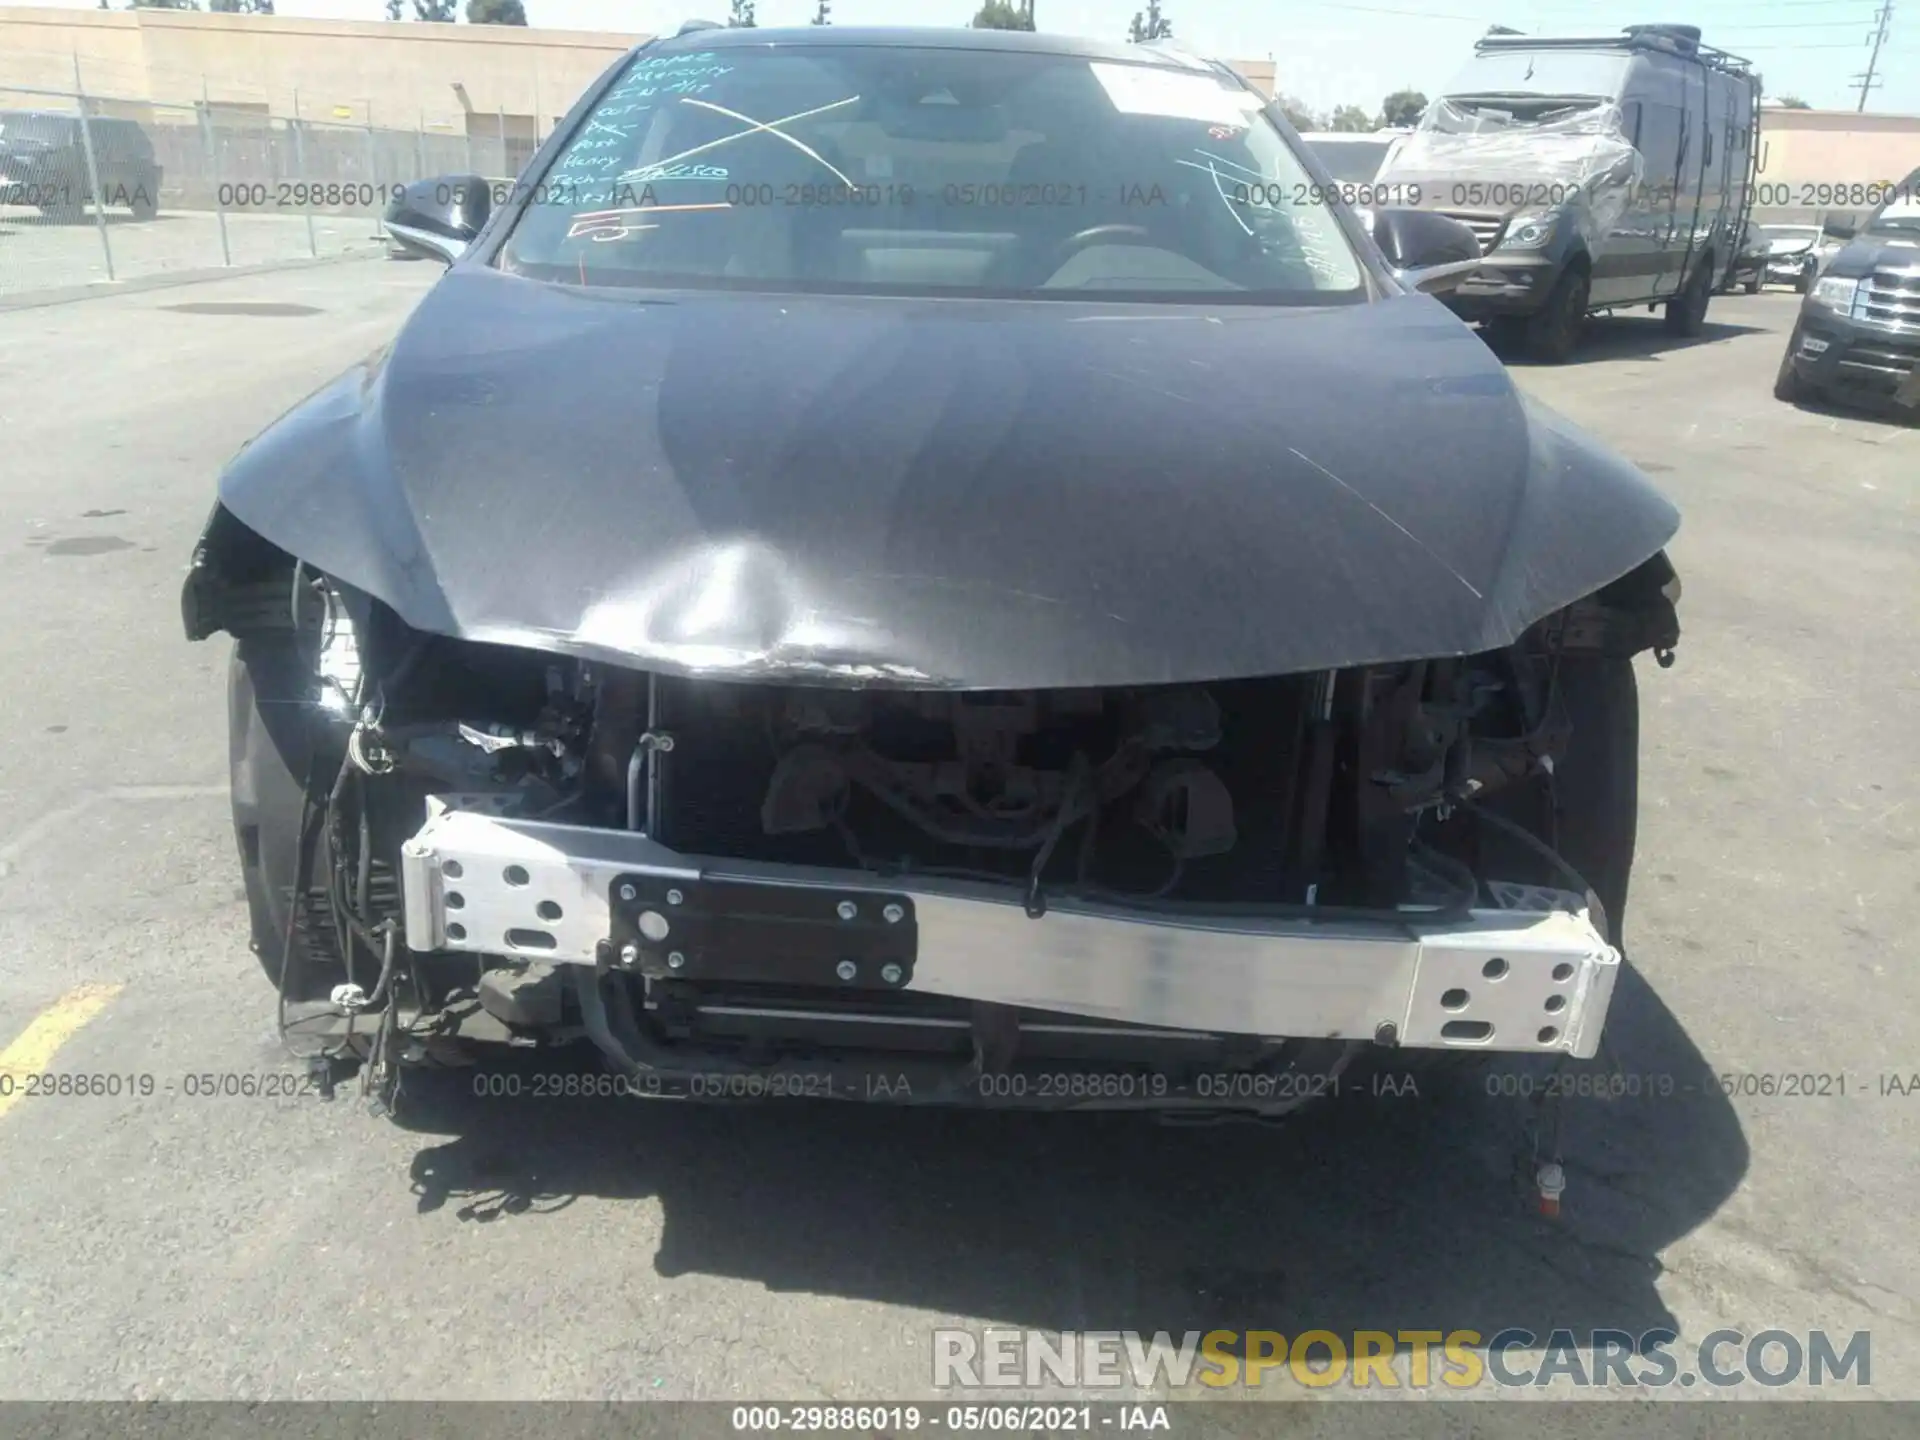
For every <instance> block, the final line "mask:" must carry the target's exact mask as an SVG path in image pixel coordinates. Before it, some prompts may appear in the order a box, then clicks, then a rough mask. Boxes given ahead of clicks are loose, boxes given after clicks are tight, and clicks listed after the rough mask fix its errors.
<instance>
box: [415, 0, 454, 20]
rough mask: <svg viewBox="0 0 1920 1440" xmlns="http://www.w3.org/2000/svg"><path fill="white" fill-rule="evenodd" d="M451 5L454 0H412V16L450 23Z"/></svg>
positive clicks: (451, 18)
mask: <svg viewBox="0 0 1920 1440" xmlns="http://www.w3.org/2000/svg"><path fill="white" fill-rule="evenodd" d="M453 7H454V0H413V18H414V19H416V20H431V21H434V22H435V23H437V24H445V25H451V24H453V21H454V13H453Z"/></svg>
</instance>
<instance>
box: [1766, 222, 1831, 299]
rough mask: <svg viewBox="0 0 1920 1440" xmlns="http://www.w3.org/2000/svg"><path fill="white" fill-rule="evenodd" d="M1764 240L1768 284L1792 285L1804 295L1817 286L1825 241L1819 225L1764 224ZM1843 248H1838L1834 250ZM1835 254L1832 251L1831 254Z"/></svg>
mask: <svg viewBox="0 0 1920 1440" xmlns="http://www.w3.org/2000/svg"><path fill="white" fill-rule="evenodd" d="M1760 236H1761V239H1762V240H1763V241H1764V242H1765V244H1766V251H1767V263H1766V273H1765V277H1764V283H1765V284H1768V285H1791V286H1792V287H1793V288H1794V289H1796V290H1798V291H1799V292H1800V293H1801V294H1803V295H1804V294H1806V292H1807V287H1808V286H1810V285H1811V284H1813V277H1814V276H1815V275H1816V274H1818V273H1819V269H1820V261H1821V258H1822V255H1821V251H1822V247H1823V241H1824V240H1825V239H1826V238H1827V237H1825V236H1823V235H1822V234H1821V231H1820V227H1819V226H1818V225H1762V226H1761V227H1760ZM1838 248H1839V247H1838V246H1837V245H1835V246H1834V247H1832V249H1833V250H1837V249H1838ZM1828 253H1829V254H1831V253H1832V251H1831V250H1829V251H1828Z"/></svg>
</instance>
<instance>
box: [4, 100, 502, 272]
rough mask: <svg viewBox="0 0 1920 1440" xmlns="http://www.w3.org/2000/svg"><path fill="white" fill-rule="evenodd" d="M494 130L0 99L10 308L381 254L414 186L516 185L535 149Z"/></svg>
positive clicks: (478, 121) (255, 110)
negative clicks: (187, 274) (31, 294)
mask: <svg viewBox="0 0 1920 1440" xmlns="http://www.w3.org/2000/svg"><path fill="white" fill-rule="evenodd" d="M494 120H495V117H493V116H486V115H481V116H474V117H471V123H470V126H469V129H468V130H467V131H466V132H465V133H456V132H451V131H449V130H448V129H446V128H444V127H435V128H431V129H430V128H428V127H427V126H426V125H425V124H424V123H423V124H422V125H421V126H420V127H419V128H417V129H414V130H404V129H396V128H393V127H390V126H372V125H351V124H341V123H338V122H331V121H323V120H308V119H301V118H290V117H286V116H280V115H272V114H269V113H267V109H266V107H265V106H258V107H246V106H235V105H222V104H217V103H216V104H211V105H207V104H202V105H192V106H185V105H169V104H156V103H153V102H150V101H144V100H139V101H135V100H125V99H117V98H114V97H111V96H97V95H80V94H68V93H62V92H58V91H49V90H19V89H4V88H0V295H8V294H18V293H21V292H23V291H32V290H44V289H57V288H64V287H67V286H74V285H85V284H88V283H92V282H98V281H113V280H129V279H133V278H136V277H139V276H145V275H153V274H157V273H162V272H165V271H173V270H203V269H215V268H219V267H222V266H234V265H259V264H271V263H274V262H278V261H290V260H302V259H320V258H323V257H327V256H336V255H345V254H350V253H353V252H360V251H368V252H377V251H378V250H380V249H381V248H382V247H383V246H384V245H385V243H386V242H385V237H384V234H383V232H382V229H381V225H380V216H381V213H382V212H383V211H384V210H385V209H386V205H387V202H388V200H389V199H391V198H392V196H393V195H394V193H395V192H396V191H398V190H399V189H400V188H401V187H402V186H404V185H406V184H407V183H408V182H410V181H413V180H417V179H422V178H425V177H428V176H433V175H451V174H464V175H483V176H486V177H488V178H494V179H498V178H506V177H510V176H513V175H515V174H517V173H518V172H519V169H520V167H521V166H522V165H523V164H525V162H526V160H527V157H528V156H529V155H530V154H531V152H532V144H531V141H530V140H529V139H527V138H524V137H516V136H515V135H513V134H511V133H509V132H508V130H507V127H506V125H505V124H504V123H500V124H499V125H498V126H497V128H496V127H495V126H494V125H493V123H492V122H493V121H494Z"/></svg>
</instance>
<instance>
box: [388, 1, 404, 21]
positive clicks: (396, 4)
mask: <svg viewBox="0 0 1920 1440" xmlns="http://www.w3.org/2000/svg"><path fill="white" fill-rule="evenodd" d="M406 3H407V0H387V19H389V20H398V19H399V18H400V12H401V11H402V10H403V9H405V8H406Z"/></svg>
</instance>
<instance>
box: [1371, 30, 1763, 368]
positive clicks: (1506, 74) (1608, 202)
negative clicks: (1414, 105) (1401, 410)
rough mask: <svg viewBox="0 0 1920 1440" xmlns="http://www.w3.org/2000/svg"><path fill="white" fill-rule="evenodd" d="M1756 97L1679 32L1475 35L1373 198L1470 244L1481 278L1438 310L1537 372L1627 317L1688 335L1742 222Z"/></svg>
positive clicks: (1735, 249)
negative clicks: (1510, 340) (1481, 327)
mask: <svg viewBox="0 0 1920 1440" xmlns="http://www.w3.org/2000/svg"><path fill="white" fill-rule="evenodd" d="M1760 89H1761V86H1760V77H1759V76H1758V75H1756V74H1754V73H1753V70H1752V69H1751V67H1750V66H1749V65H1748V63H1747V62H1746V61H1745V60H1741V59H1739V58H1737V57H1735V56H1732V55H1728V54H1726V53H1725V52H1724V51H1720V50H1716V49H1713V48H1712V47H1710V46H1706V45H1702V44H1701V43H1700V31H1699V29H1698V28H1697V27H1695V26H1691V25H1633V26H1629V27H1627V28H1626V29H1625V30H1624V31H1623V32H1622V33H1620V34H1619V35H1613V36H1593V37H1586V36H1570V37H1562V38H1549V37H1544V36H1528V35H1498V36H1488V37H1486V38H1484V39H1482V40H1480V41H1479V42H1477V43H1476V44H1475V46H1474V56H1473V60H1472V61H1471V63H1469V64H1468V65H1467V66H1466V68H1465V69H1463V70H1462V71H1461V72H1460V73H1459V74H1458V75H1457V76H1455V77H1454V79H1453V81H1452V82H1451V83H1450V84H1449V85H1448V86H1447V87H1446V89H1445V91H1444V92H1443V93H1442V94H1441V96H1440V97H1439V98H1438V99H1436V100H1435V101H1434V102H1433V103H1432V104H1430V105H1429V106H1428V107H1427V111H1426V114H1425V115H1423V116H1422V117H1421V121H1420V124H1419V127H1418V128H1417V129H1416V130H1415V131H1414V133H1413V134H1412V135H1410V136H1408V137H1407V138H1406V140H1404V141H1403V142H1402V143H1401V144H1400V145H1398V146H1396V147H1395V149H1394V151H1393V153H1392V154H1391V156H1389V158H1388V160H1387V163H1386V165H1385V167H1384V168H1383V169H1382V171H1381V173H1380V175H1379V177H1378V178H1377V180H1376V184H1375V189H1376V190H1379V189H1382V188H1385V189H1386V190H1387V191H1388V192H1389V193H1390V195H1391V196H1392V198H1391V199H1389V200H1388V201H1386V202H1383V203H1390V204H1409V205H1418V206H1420V207H1421V208H1423V209H1434V210H1439V211H1441V212H1443V213H1445V214H1448V215H1451V216H1453V217H1455V218H1457V219H1459V220H1463V221H1465V222H1466V223H1467V224H1468V225H1469V226H1471V227H1472V228H1473V230H1474V233H1475V234H1476V235H1478V236H1479V239H1480V243H1481V248H1482V250H1483V251H1484V252H1485V253H1486V255H1487V262H1488V263H1487V265H1486V266H1485V268H1484V269H1482V270H1481V271H1479V272H1477V273H1476V274H1475V275H1473V276H1472V277H1470V278H1469V279H1468V280H1467V281H1464V282H1463V283H1462V284H1461V285H1460V286H1459V287H1458V289H1456V290H1455V291H1453V292H1452V293H1451V294H1450V295H1449V296H1448V297H1447V303H1448V304H1449V305H1451V306H1452V307H1453V308H1454V310H1455V311H1456V312H1457V313H1459V314H1460V315H1461V316H1462V317H1463V318H1465V319H1469V320H1483V321H1487V322H1489V323H1490V324H1491V325H1492V326H1493V327H1494V328H1496V329H1498V330H1506V331H1511V332H1514V338H1516V339H1522V340H1524V342H1525V343H1526V345H1527V348H1528V349H1529V350H1531V351H1532V352H1533V353H1534V354H1535V355H1537V356H1539V357H1540V358H1542V359H1547V360H1556V361H1557V360H1564V359H1566V358H1567V357H1568V356H1569V355H1570V354H1572V352H1573V350H1574V347H1575V346H1576V345H1577V344H1578V342H1579V338H1580V331H1581V328H1582V325H1583V324H1584V322H1585V319H1586V317H1587V316H1588V315H1589V314H1592V313H1595V312H1598V311H1602V310H1610V309H1614V308H1616V307H1620V306H1626V305H1642V304H1644V305H1647V306H1648V307H1649V308H1652V307H1653V306H1654V305H1658V304H1664V306H1665V308H1666V321H1667V328H1668V329H1669V330H1671V331H1673V332H1674V333H1676V334H1680V335H1697V334H1699V333H1700V330H1701V327H1702V325H1703V324H1704V322H1705V319H1706V311H1707V302H1708V300H1709V299H1710V298H1711V297H1712V295H1713V293H1714V291H1715V290H1717V289H1719V288H1721V285H1722V282H1723V281H1724V278H1725V275H1726V272H1727V269H1728V267H1729V266H1730V265H1732V264H1733V263H1734V261H1735V260H1736V258H1737V257H1738V253H1739V241H1740V237H1741V235H1742V233H1743V232H1744V230H1745V228H1746V223H1747V219H1748V215H1749V211H1750V209H1751V205H1752V195H1753V181H1754V172H1755V164H1756V146H1755V144H1754V138H1755V135H1756V133H1757V131H1758V127H1759V115H1760V110H1759V104H1760Z"/></svg>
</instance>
